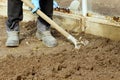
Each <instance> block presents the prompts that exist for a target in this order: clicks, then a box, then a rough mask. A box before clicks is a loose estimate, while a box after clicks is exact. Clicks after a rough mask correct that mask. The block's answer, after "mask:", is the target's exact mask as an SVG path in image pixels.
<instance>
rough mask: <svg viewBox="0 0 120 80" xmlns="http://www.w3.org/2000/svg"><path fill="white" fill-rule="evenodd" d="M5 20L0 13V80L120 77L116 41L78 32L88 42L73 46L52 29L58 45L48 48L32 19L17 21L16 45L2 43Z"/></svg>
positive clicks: (119, 43)
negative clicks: (23, 21) (40, 39)
mask: <svg viewBox="0 0 120 80" xmlns="http://www.w3.org/2000/svg"><path fill="white" fill-rule="evenodd" d="M64 1H67V2H69V1H68V0H64ZM67 2H66V3H67ZM61 3H62V2H61ZM65 5H67V4H65ZM5 20H6V18H3V17H0V80H120V41H112V40H110V39H106V38H102V37H97V36H93V35H89V34H79V36H75V37H76V38H77V39H78V38H79V37H80V36H81V37H83V39H85V40H88V41H89V44H88V45H86V46H82V47H81V48H80V49H79V50H75V49H74V45H73V44H71V43H70V42H69V41H68V40H67V39H66V38H64V37H63V36H62V35H61V34H59V32H57V31H56V30H52V34H53V35H54V36H55V37H56V39H57V41H58V46H56V47H54V48H48V47H46V46H44V45H43V43H42V42H41V41H39V40H37V38H36V37H35V32H36V27H35V26H36V25H35V22H34V21H32V22H28V23H21V25H20V26H21V27H20V46H19V47H6V46H5V42H6V36H7V35H6V29H5Z"/></svg>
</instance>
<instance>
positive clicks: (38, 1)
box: [6, 0, 57, 47]
mask: <svg viewBox="0 0 120 80" xmlns="http://www.w3.org/2000/svg"><path fill="white" fill-rule="evenodd" d="M31 2H32V4H33V5H34V6H35V8H34V9H33V10H32V12H33V13H35V12H36V11H37V10H38V9H40V10H41V11H42V12H43V13H45V14H46V15H47V16H48V17H49V18H51V19H52V16H53V0H31ZM22 5H23V2H22V1H21V0H8V19H7V21H6V32H7V41H6V46H7V47H11V46H19V32H20V29H19V22H20V21H21V20H22V19H23V9H22ZM36 37H37V38H38V39H39V40H42V41H43V43H44V44H45V45H46V46H47V47H55V46H56V45H57V40H56V39H55V38H54V37H53V36H52V34H51V32H50V24H49V23H47V22H46V21H45V20H43V19H42V18H41V17H40V16H39V17H38V18H37V31H36Z"/></svg>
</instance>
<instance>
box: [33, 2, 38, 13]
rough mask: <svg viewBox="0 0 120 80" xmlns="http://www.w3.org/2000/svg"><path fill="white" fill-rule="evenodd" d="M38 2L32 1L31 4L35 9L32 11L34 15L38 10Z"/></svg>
mask: <svg viewBox="0 0 120 80" xmlns="http://www.w3.org/2000/svg"><path fill="white" fill-rule="evenodd" d="M39 1H40V0H32V4H33V5H34V6H35V8H34V9H33V10H32V12H33V13H35V12H36V11H37V10H38V9H40V4H39Z"/></svg>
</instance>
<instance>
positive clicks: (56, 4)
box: [53, 0, 59, 8]
mask: <svg viewBox="0 0 120 80" xmlns="http://www.w3.org/2000/svg"><path fill="white" fill-rule="evenodd" d="M53 8H59V5H58V3H57V2H56V1H55V0H54V1H53Z"/></svg>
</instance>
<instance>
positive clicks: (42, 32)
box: [36, 21, 57, 47]
mask: <svg viewBox="0 0 120 80" xmlns="http://www.w3.org/2000/svg"><path fill="white" fill-rule="evenodd" d="M36 37H37V38H38V39H39V40H42V42H43V43H44V44H45V45H46V46H47V47H55V46H57V40H56V39H55V38H54V37H53V36H52V34H51V33H50V26H46V25H44V24H43V23H41V22H40V21H37V32H36Z"/></svg>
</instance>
